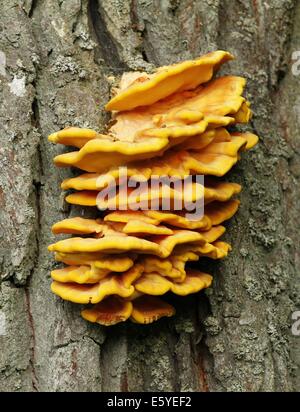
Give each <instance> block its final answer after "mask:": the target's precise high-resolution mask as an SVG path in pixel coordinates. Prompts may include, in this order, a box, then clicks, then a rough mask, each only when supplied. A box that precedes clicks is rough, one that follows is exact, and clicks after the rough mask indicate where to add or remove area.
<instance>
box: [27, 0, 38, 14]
mask: <svg viewBox="0 0 300 412" xmlns="http://www.w3.org/2000/svg"><path fill="white" fill-rule="evenodd" d="M37 2H38V0H32V1H31V7H30V10H29V11H28V17H32V14H33V11H34V9H35V7H36V5H37Z"/></svg>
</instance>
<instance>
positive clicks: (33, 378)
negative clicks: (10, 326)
mask: <svg viewBox="0 0 300 412" xmlns="http://www.w3.org/2000/svg"><path fill="white" fill-rule="evenodd" d="M25 305H26V311H27V314H28V322H29V326H30V331H31V354H30V360H29V363H30V368H31V381H32V387H33V389H34V391H36V392H38V378H37V375H36V371H35V328H34V321H33V317H32V312H31V304H30V292H29V288H28V287H25Z"/></svg>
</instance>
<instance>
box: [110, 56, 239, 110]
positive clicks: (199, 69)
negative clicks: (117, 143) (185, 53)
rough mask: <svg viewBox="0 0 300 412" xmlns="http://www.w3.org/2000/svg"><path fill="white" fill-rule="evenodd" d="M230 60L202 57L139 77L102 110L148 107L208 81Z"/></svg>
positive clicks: (221, 57)
mask: <svg viewBox="0 0 300 412" xmlns="http://www.w3.org/2000/svg"><path fill="white" fill-rule="evenodd" d="M232 59H233V56H232V55H231V54H230V53H228V52H226V51H222V50H218V51H215V52H212V53H208V54H205V55H204V56H201V57H199V58H198V59H197V60H189V61H185V62H182V63H177V64H173V65H171V66H164V67H160V68H159V69H158V70H157V71H156V73H154V74H152V75H147V74H146V73H142V74H141V76H138V77H136V76H135V79H134V81H133V82H132V83H131V84H126V83H125V82H123V84H124V85H125V84H126V86H127V87H123V89H121V90H119V92H118V93H117V95H116V96H115V97H113V98H112V99H111V100H110V101H109V102H108V103H107V104H106V106H105V108H106V110H131V109H135V108H136V107H138V106H148V105H152V104H153V103H155V102H157V101H158V100H161V99H163V98H164V97H167V96H170V95H171V94H173V93H175V92H178V91H184V90H191V89H194V88H195V87H197V86H199V84H201V83H204V82H207V81H208V80H210V79H211V78H212V76H213V74H214V72H215V71H216V70H218V68H219V67H220V66H221V64H223V63H225V62H226V61H228V60H232Z"/></svg>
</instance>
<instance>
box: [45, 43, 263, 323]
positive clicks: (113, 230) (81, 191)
mask: <svg viewBox="0 0 300 412" xmlns="http://www.w3.org/2000/svg"><path fill="white" fill-rule="evenodd" d="M232 58H233V57H232V56H231V54H230V53H228V52H224V51H216V52H212V53H209V54H207V55H204V56H202V57H200V58H199V59H196V60H191V61H186V62H181V63H178V64H174V65H171V66H166V67H161V68H159V69H158V70H157V71H156V72H155V73H154V74H147V73H126V74H124V76H123V77H122V79H121V82H120V86H119V88H118V89H117V90H116V94H115V96H114V97H113V98H112V99H111V100H110V101H109V102H108V103H107V105H106V106H105V108H106V110H110V111H114V113H113V114H112V120H113V121H112V122H111V123H110V125H109V126H108V128H107V129H106V130H107V131H106V134H103V133H102V134H101V133H99V132H97V131H95V130H92V129H86V128H79V127H69V128H66V129H63V130H61V131H58V132H55V133H53V134H51V135H50V136H49V141H51V142H53V143H58V144H64V145H67V146H74V147H75V148H77V150H76V151H73V152H68V153H64V154H60V155H58V156H56V157H55V158H54V163H55V164H56V165H57V166H59V167H67V166H72V167H75V168H79V169H81V170H83V171H85V173H82V174H80V175H78V176H76V177H71V178H69V179H66V180H64V181H63V182H62V184H61V188H62V189H63V190H69V189H71V190H73V191H74V192H73V193H69V194H68V195H67V196H66V201H67V202H68V203H70V204H74V205H80V206H90V207H94V206H98V208H99V209H101V210H102V211H104V212H102V213H97V216H95V218H94V219H91V218H83V217H72V218H68V219H64V220H62V221H60V222H57V223H55V224H54V225H53V226H52V232H53V234H55V235H59V234H69V235H73V236H72V237H70V238H67V239H63V240H59V241H57V242H56V243H54V244H52V245H50V246H49V250H50V251H52V252H55V259H56V261H58V262H61V263H63V264H64V265H65V267H62V268H58V269H54V270H53V271H52V272H51V277H52V280H53V281H52V285H51V289H52V291H53V292H54V294H56V295H58V296H59V297H61V298H62V299H65V300H69V301H71V302H74V303H80V304H92V306H91V307H88V308H86V309H84V310H83V311H82V317H83V318H84V319H86V320H88V321H90V322H95V323H99V324H101V325H106V326H109V325H114V324H116V323H119V322H124V321H126V320H131V321H132V322H135V323H141V324H148V323H151V322H153V321H156V320H158V319H159V318H161V317H169V316H172V315H174V313H175V309H174V308H173V307H172V306H171V305H169V304H168V303H167V302H165V301H164V300H162V299H160V298H158V297H157V296H160V295H165V294H167V293H172V294H176V295H180V296H185V295H188V294H191V293H197V292H199V291H200V290H202V289H205V288H207V287H209V286H210V285H211V283H212V276H211V275H209V274H207V273H204V272H202V271H199V270H195V269H192V268H191V266H190V264H191V262H197V261H198V260H201V259H202V258H203V257H206V258H211V259H222V258H224V257H226V256H227V254H228V253H229V252H230V250H231V246H230V244H229V243H226V242H223V241H222V240H220V237H221V236H222V235H223V233H224V232H225V227H224V226H222V224H223V222H225V221H227V220H228V219H230V218H231V217H232V216H233V215H234V214H235V213H236V212H237V210H238V207H239V204H240V202H239V200H237V199H235V195H237V194H238V193H239V192H240V191H241V186H240V185H239V184H237V183H231V182H226V181H224V180H221V178H222V179H223V176H224V175H226V173H227V172H228V171H229V170H230V169H231V168H232V167H233V166H234V165H235V164H236V163H237V161H238V160H240V157H241V153H242V152H243V151H245V150H249V149H251V148H252V147H254V146H255V145H256V143H257V141H258V137H257V136H256V135H254V134H252V133H250V132H245V131H243V132H241V131H238V130H237V129H236V127H237V126H238V124H239V123H247V122H248V121H249V119H250V118H251V115H252V112H251V109H250V103H249V102H248V101H247V100H246V99H245V98H244V97H243V96H242V93H243V90H244V87H245V79H243V78H242V77H237V76H221V77H218V78H215V79H213V75H214V73H215V72H216V71H217V70H218V68H219V67H220V65H221V64H223V63H225V62H226V61H228V60H231V59H232ZM229 125H231V126H233V127H234V128H235V129H236V130H234V131H233V128H231V129H230V130H227V128H226V127H227V126H229ZM125 167H126V168H125ZM197 175H205V179H204V183H203V181H201V182H202V183H201V184H200V183H199V182H198V180H197V179H196V178H195V176H197ZM129 178H130V179H131V182H133V183H137V185H136V186H135V189H133V187H134V185H133V186H131V188H129V189H128V187H127V186H128V183H129ZM161 178H162V181H161V180H160V179H161ZM163 178H172V179H174V180H175V181H176V183H179V184H180V185H178V186H176V185H175V183H174V181H172V182H173V183H174V185H172V186H171V187H170V186H169V185H168V184H167V183H165V182H164V180H163ZM150 179H151V183H153V181H154V183H157V182H159V183H158V184H157V185H150V187H149V185H148V183H149V182H150ZM141 181H142V182H146V183H147V185H146V187H145V186H144V185H141V186H139V185H138V182H141ZM113 183H115V185H114V184H113ZM124 187H125V188H126V189H127V190H126V191H124ZM136 187H138V190H136ZM103 189H104V190H106V192H105V193H106V194H108V193H109V194H110V196H108V197H107V198H106V197H105V196H104V197H103V196H102V195H103ZM182 189H183V190H182ZM125 193H126V195H125ZM166 201H169V205H168V208H167V210H162V209H163V208H162V206H163V205H165V204H166ZM200 202H202V204H203V205H204V214H203V216H199V217H197V218H195V219H192V218H191V217H190V215H188V214H187V210H188V207H187V205H190V204H196V203H197V204H200ZM179 204H180V206H181V209H180V208H178V206H179ZM152 205H156V206H158V207H155V208H153V207H152ZM175 206H176V207H175ZM151 207H152V208H151ZM178 209H180V210H178Z"/></svg>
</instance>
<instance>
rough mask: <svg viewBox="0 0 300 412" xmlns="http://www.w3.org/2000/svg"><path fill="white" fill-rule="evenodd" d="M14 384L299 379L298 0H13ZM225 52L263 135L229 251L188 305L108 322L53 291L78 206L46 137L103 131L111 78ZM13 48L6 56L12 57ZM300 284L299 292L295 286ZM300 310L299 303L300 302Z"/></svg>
mask: <svg viewBox="0 0 300 412" xmlns="http://www.w3.org/2000/svg"><path fill="white" fill-rule="evenodd" d="M0 10H1V16H0V93H1V96H2V98H1V104H0V125H1V131H0V139H1V148H0V156H1V157H0V165H1V170H0V175H1V178H0V204H1V233H0V242H1V243H0V247H1V249H0V250H1V252H0V274H1V280H2V282H1V286H0V327H1V328H0V330H1V333H0V335H1V336H0V345H1V347H0V390H1V391H5V390H6V391H79V390H81V391H107V390H115V391H121V390H122V391H134V390H135V391H136V390H143V391H147V390H154V391H163V390H171V391H173V390H181V391H191V390H193V391H233V390H234V391H262V390H266V391H294V390H299V389H300V386H299V385H300V384H299V363H300V360H299V358H300V356H299V355H300V353H299V339H300V338H299V337H298V338H297V337H293V336H292V333H291V322H292V320H291V314H292V312H293V311H295V310H297V305H299V279H297V276H299V269H300V268H299V266H300V265H299V263H300V262H299V254H297V253H299V252H297V251H298V250H299V221H298V217H299V208H300V204H299V201H298V202H297V200H298V197H299V176H300V166H299V164H300V163H299V150H300V147H299V131H300V125H299V118H300V100H299V96H298V90H299V81H300V76H298V77H297V76H294V75H293V74H292V71H291V64H292V61H291V54H292V52H293V51H295V50H297V48H298V49H299V50H300V3H299V1H296V0H274V1H273V0H272V1H269V0H266V1H263V0H253V1H250V0H223V1H219V0H194V1H192V0H183V1H178V0H150V1H146V0H132V1H129V0H128V1H127V0H112V1H108V0H98V2H97V0H90V1H88V0H47V1H46V0H35V1H34V0H23V1H22V0H0ZM220 48H221V49H226V50H228V51H230V52H232V53H233V54H234V55H235V56H236V57H237V60H236V61H234V62H232V63H230V64H229V65H226V68H224V70H223V73H229V72H230V73H234V74H239V75H243V76H245V77H246V78H247V79H248V87H247V93H248V97H249V99H250V100H251V102H252V106H253V109H254V113H255V116H254V118H253V120H252V121H251V125H249V127H250V128H252V130H254V131H255V132H256V133H257V134H258V135H259V136H260V138H261V141H260V144H259V145H258V147H257V148H256V149H255V150H253V151H252V152H249V153H247V154H246V155H245V156H243V159H242V161H241V162H239V164H238V165H237V166H236V167H235V168H234V170H233V171H232V172H231V173H230V175H229V176H228V179H227V180H229V178H230V179H231V181H236V182H240V183H242V184H243V192H242V194H241V196H240V199H241V201H242V204H241V208H240V211H239V212H238V214H237V215H236V217H235V218H234V219H232V220H231V221H230V223H229V224H228V231H227V234H226V239H227V240H228V241H230V242H231V243H232V246H233V251H232V253H231V254H230V256H229V257H228V258H227V259H226V260H224V261H222V262H218V263H211V262H206V261H205V265H206V267H207V270H208V271H209V270H210V271H211V273H212V274H213V275H214V286H213V288H212V289H211V290H209V291H208V292H207V293H206V294H202V295H201V296H193V297H190V298H187V299H177V300H176V307H177V316H176V317H175V318H173V319H170V320H162V321H159V322H158V323H157V324H153V325H151V326H140V325H133V324H130V323H128V324H124V325H117V326H115V327H112V328H108V329H106V328H103V327H101V326H97V325H91V324H88V323H87V322H86V321H84V320H83V319H81V318H80V310H79V308H78V305H73V304H71V303H68V302H63V301H62V300H60V299H58V298H56V297H55V296H53V295H52V294H51V292H50V289H49V286H50V270H51V268H52V267H53V257H52V256H51V255H50V254H49V253H48V251H47V245H48V244H49V243H51V242H53V240H54V239H53V235H52V234H51V231H50V228H51V225H52V224H53V223H54V222H56V221H58V220H60V219H62V218H65V217H67V216H69V215H76V214H77V213H80V212H79V210H75V208H70V207H69V206H67V205H66V204H65V203H64V200H63V195H62V193H61V191H60V188H59V184H60V182H61V180H62V179H63V178H65V177H67V176H70V175H71V174H72V172H71V171H70V170H58V169H56V168H55V167H54V165H53V163H52V158H53V156H54V155H56V154H58V153H61V152H62V151H64V150H65V149H64V148H61V147H54V145H52V144H50V143H48V142H47V139H46V138H47V135H48V134H49V133H52V132H54V131H56V130H58V129H61V128H63V127H66V126H69V125H79V126H87V127H91V128H95V129H97V130H101V128H102V127H103V125H104V123H105V122H106V121H107V119H108V117H107V115H106V114H105V113H104V112H103V110H102V107H103V105H104V103H105V102H106V101H107V100H108V99H109V90H110V75H112V74H114V75H119V74H121V73H122V72H123V71H124V70H129V69H131V70H132V69H152V68H153V67H154V66H159V65H165V64H169V63H173V62H177V61H178V60H182V59H186V58H193V57H197V56H198V55H200V54H201V53H203V52H207V51H210V50H214V49H220ZM1 52H2V53H1ZM297 280H298V288H297V283H296V282H297ZM298 308H299V306H298Z"/></svg>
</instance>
